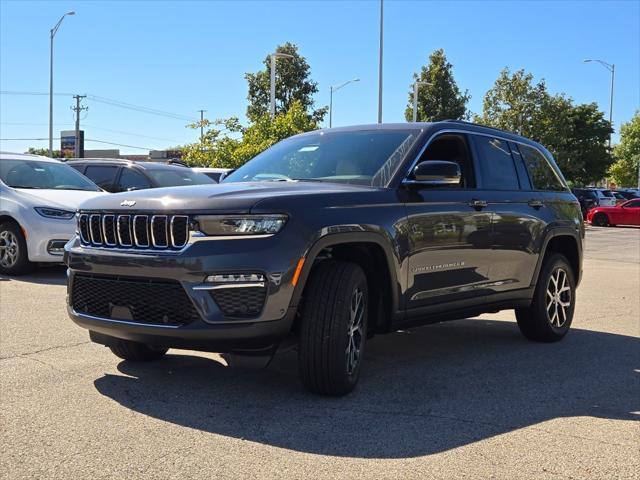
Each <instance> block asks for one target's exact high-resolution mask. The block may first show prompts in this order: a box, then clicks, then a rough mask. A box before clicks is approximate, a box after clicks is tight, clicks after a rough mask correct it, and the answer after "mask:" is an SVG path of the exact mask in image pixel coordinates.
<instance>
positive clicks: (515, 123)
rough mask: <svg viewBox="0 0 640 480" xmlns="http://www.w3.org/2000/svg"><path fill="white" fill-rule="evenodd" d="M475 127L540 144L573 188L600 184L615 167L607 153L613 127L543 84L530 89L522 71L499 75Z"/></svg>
mask: <svg viewBox="0 0 640 480" xmlns="http://www.w3.org/2000/svg"><path fill="white" fill-rule="evenodd" d="M475 121H476V122H477V123H481V124H484V125H489V126H491V127H496V128H500V129H502V130H507V131H514V132H518V133H520V134H521V135H523V136H525V137H528V138H531V139H532V140H535V141H537V142H539V143H541V144H542V145H544V146H545V147H546V148H548V149H549V151H551V153H552V154H553V156H554V157H555V159H556V161H557V162H558V165H559V166H560V168H561V169H562V171H563V173H564V174H565V177H566V178H567V180H569V181H570V182H572V183H575V184H589V183H591V182H594V181H597V180H601V179H602V178H603V177H604V176H605V175H606V173H607V169H608V168H609V166H610V165H611V163H612V161H613V160H612V157H611V153H610V152H609V150H608V148H607V142H608V139H609V135H610V134H611V132H612V129H611V125H610V123H609V122H608V121H607V120H606V119H605V118H604V114H603V112H601V111H599V109H598V106H597V105H596V104H595V103H591V104H582V105H574V103H573V100H572V99H571V98H569V97H566V96H565V95H553V96H552V95H550V94H549V92H548V91H547V87H546V85H545V83H544V81H540V82H538V83H534V81H533V75H531V74H530V73H526V72H525V71H524V70H519V71H517V72H515V73H514V74H511V73H510V71H509V70H508V69H504V70H503V71H502V72H500V76H499V77H498V79H497V80H496V82H495V84H494V85H493V87H492V88H491V89H490V90H489V91H488V92H487V93H486V95H485V97H484V101H483V111H482V115H481V116H476V117H475Z"/></svg>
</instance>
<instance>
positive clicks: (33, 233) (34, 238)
mask: <svg viewBox="0 0 640 480" xmlns="http://www.w3.org/2000/svg"><path fill="white" fill-rule="evenodd" d="M33 215H34V218H33V219H32V220H33V221H31V222H23V225H22V227H23V229H24V232H25V233H26V239H27V251H28V252H29V260H30V261H32V262H57V263H62V261H63V252H62V251H56V250H57V249H55V248H54V249H52V248H51V247H52V246H54V247H57V246H59V245H60V244H61V243H62V242H64V243H66V242H68V241H69V240H70V239H72V238H73V237H74V236H75V234H76V233H75V232H76V222H75V219H72V220H58V219H50V218H44V217H40V216H39V215H38V216H37V217H35V216H36V215H37V214H36V213H34V214H33ZM52 242H54V243H53V245H52ZM52 252H53V253H52Z"/></svg>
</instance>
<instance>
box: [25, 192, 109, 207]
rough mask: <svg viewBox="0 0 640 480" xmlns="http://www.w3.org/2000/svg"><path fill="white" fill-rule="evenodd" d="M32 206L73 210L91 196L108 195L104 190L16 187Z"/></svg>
mask: <svg viewBox="0 0 640 480" xmlns="http://www.w3.org/2000/svg"><path fill="white" fill-rule="evenodd" d="M15 190H16V191H17V192H20V194H21V195H22V196H23V197H24V198H28V199H29V201H30V203H33V206H34V207H55V208H62V209H64V210H70V211H73V212H75V211H76V210H77V209H78V207H79V206H80V204H82V202H84V201H85V200H89V199H91V198H96V197H101V196H108V194H106V193H105V192H94V191H87V190H59V189H25V188H16V189H15Z"/></svg>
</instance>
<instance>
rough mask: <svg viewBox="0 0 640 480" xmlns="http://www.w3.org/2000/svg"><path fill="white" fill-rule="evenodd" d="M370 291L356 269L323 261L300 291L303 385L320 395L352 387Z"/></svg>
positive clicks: (359, 360) (362, 344)
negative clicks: (303, 297)
mask: <svg viewBox="0 0 640 480" xmlns="http://www.w3.org/2000/svg"><path fill="white" fill-rule="evenodd" d="M368 303H369V291H368V288H367V279H366V276H365V274H364V272H363V271H362V268H360V266H359V265H357V264H355V263H350V262H343V261H337V260H325V261H324V262H322V263H320V264H319V265H318V266H317V267H316V268H315V269H314V270H313V271H312V272H311V277H310V278H309V282H308V284H307V286H306V290H305V300H304V304H303V307H302V319H301V325H300V344H299V353H298V364H299V368H300V376H301V379H302V383H303V384H304V385H305V387H307V389H308V390H310V391H312V392H314V393H319V394H322V395H333V396H342V395H346V394H347V393H349V392H350V391H351V390H353V388H354V387H355V385H356V383H357V382H358V377H359V375H360V368H361V366H362V357H363V354H364V347H365V343H366V340H367V315H368Z"/></svg>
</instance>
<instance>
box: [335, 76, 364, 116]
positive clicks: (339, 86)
mask: <svg viewBox="0 0 640 480" xmlns="http://www.w3.org/2000/svg"><path fill="white" fill-rule="evenodd" d="M359 81H360V79H359V78H352V79H351V80H347V81H346V82H344V83H341V84H340V85H338V86H336V87H334V86H333V85H332V86H330V87H329V128H331V126H332V125H333V92H337V91H338V90H340V89H341V88H342V87H345V86H347V85H349V84H350V83H353V82H359Z"/></svg>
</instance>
